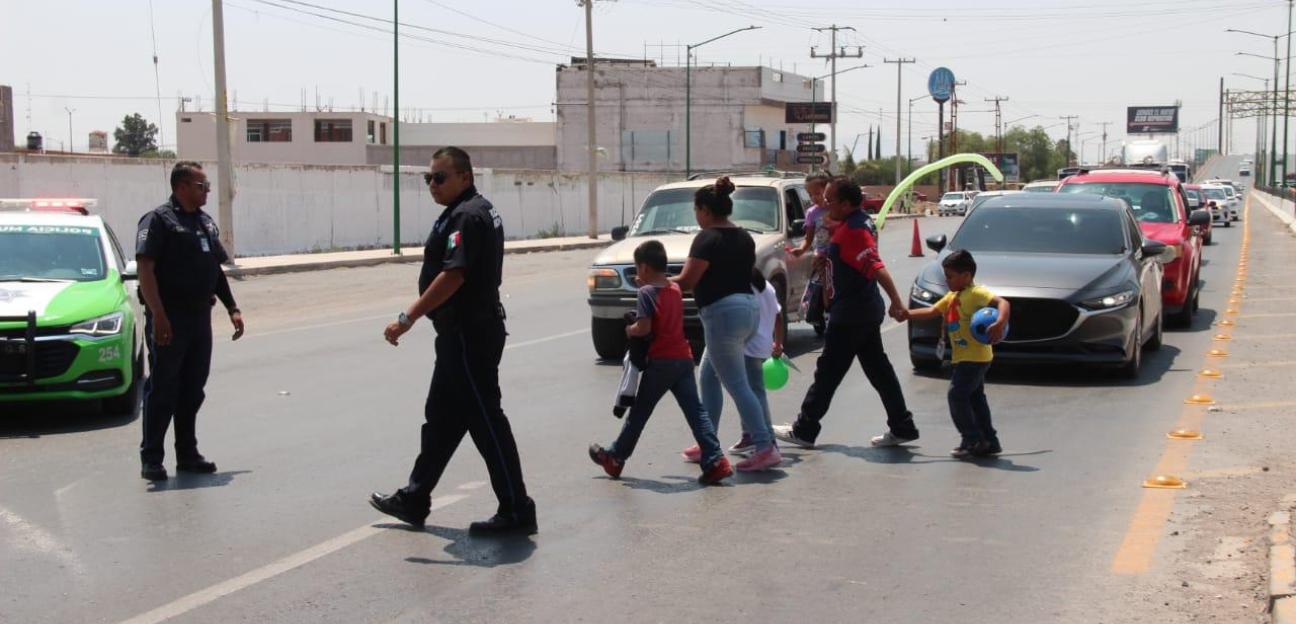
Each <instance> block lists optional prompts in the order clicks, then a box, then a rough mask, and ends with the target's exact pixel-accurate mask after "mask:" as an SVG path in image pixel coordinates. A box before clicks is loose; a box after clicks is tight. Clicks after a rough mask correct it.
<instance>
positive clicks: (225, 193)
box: [158, 0, 235, 258]
mask: <svg viewBox="0 0 1296 624" xmlns="http://www.w3.org/2000/svg"><path fill="white" fill-rule="evenodd" d="M223 9H224V6H223V2H222V1H221V0H212V44H213V45H214V46H215V48H216V49H215V57H216V58H215V63H214V65H215V66H216V160H217V171H218V173H219V175H220V187H219V188H218V189H217V195H216V197H217V201H218V202H219V204H218V208H217V211H216V220H217V223H218V225H219V227H220V238H221V245H222V246H223V247H225V251H226V252H227V253H229V256H230V257H231V258H233V257H234V255H235V251H234V249H235V247H234V165H233V164H232V163H231V162H230V131H229V102H228V101H227V99H226V94H225V13H224V10H223ZM158 121H162V120H160V119H159V120H158Z"/></svg>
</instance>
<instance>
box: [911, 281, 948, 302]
mask: <svg viewBox="0 0 1296 624" xmlns="http://www.w3.org/2000/svg"><path fill="white" fill-rule="evenodd" d="M909 296H910V297H912V298H914V299H917V300H918V301H923V302H926V303H936V302H937V301H940V298H941V295H938V294H936V293H934V292H932V291H930V290H927V289H926V288H923V287H922V286H919V285H917V284H914V285H913V288H911V289H909Z"/></svg>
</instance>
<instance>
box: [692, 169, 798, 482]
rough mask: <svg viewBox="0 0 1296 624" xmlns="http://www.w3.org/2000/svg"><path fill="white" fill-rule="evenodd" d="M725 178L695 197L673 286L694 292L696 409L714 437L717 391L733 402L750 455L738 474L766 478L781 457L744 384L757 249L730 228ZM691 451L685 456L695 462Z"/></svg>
mask: <svg viewBox="0 0 1296 624" xmlns="http://www.w3.org/2000/svg"><path fill="white" fill-rule="evenodd" d="M733 192H734V185H733V183H732V182H730V181H729V178H720V179H719V180H716V183H715V184H711V185H707V186H704V187H702V188H700V189H698V191H697V193H695V194H694V196H693V212H694V215H695V216H696V217H697V222H698V225H700V226H701V227H702V231H701V232H699V233H698V235H697V238H695V239H694V240H693V246H692V248H690V249H689V257H688V260H687V261H686V262H685V263H684V271H683V272H682V273H680V275H679V277H677V278H675V281H676V282H678V283H679V285H680V287H681V288H683V289H685V290H691V291H693V298H694V300H695V301H697V305H698V314H699V316H701V317H702V332H703V335H704V337H705V339H706V351H705V352H704V353H703V355H702V366H701V369H702V372H701V383H700V385H701V387H702V405H703V407H704V408H705V409H706V411H707V414H708V415H710V417H711V421H712V423H713V424H715V426H716V427H717V429H716V430H717V431H719V425H720V422H719V421H720V411H721V410H722V409H723V408H724V394H723V392H722V388H723V390H725V391H728V392H729V396H731V397H733V400H734V403H735V404H736V406H737V408H738V415H739V417H740V418H741V419H742V428H743V433H744V434H745V435H747V436H750V439H751V441H752V443H753V444H754V445H755V447H756V451H755V452H754V453H753V454H752V456H751V457H749V458H748V459H746V460H743V461H741V462H739V463H738V466H737V467H738V470H745V471H750V470H764V469H767V468H770V467H773V466H777V465H778V464H779V462H780V461H782V457H781V456H780V454H779V450H778V447H776V446H775V445H774V434H773V431H771V430H770V428H769V423H768V422H767V421H766V419H765V410H764V408H762V407H761V403H760V399H758V398H757V397H756V393H755V392H754V391H753V390H752V387H751V384H750V382H749V381H748V378H747V369H746V362H745V361H744V359H743V357H744V356H743V347H744V345H746V344H747V340H748V339H749V338H751V336H752V334H754V333H755V332H756V326H757V321H758V320H759V317H760V310H759V307H758V306H757V303H756V297H755V295H753V294H752V291H751V273H752V269H753V268H754V267H755V266H756V243H755V241H753V240H752V237H751V235H750V234H748V233H747V231H746V230H744V229H743V228H741V227H738V226H737V225H734V224H733V222H732V221H730V220H729V215H731V214H733V200H732V199H730V197H729V196H730V195H732V194H733ZM700 454H701V451H700V450H699V449H698V447H697V446H693V447H690V448H688V449H685V450H684V456H685V458H687V459H690V460H693V461H696V460H697V458H698V457H699V456H700Z"/></svg>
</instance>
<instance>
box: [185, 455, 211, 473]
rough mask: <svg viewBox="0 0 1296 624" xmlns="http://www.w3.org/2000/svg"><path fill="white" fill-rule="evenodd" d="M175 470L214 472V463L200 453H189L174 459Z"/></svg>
mask: <svg viewBox="0 0 1296 624" xmlns="http://www.w3.org/2000/svg"><path fill="white" fill-rule="evenodd" d="M176 472H192V473H196V474H211V473H213V472H216V464H215V462H209V461H207V458H205V457H203V456H202V455H190V456H188V457H185V458H184V459H178V460H176Z"/></svg>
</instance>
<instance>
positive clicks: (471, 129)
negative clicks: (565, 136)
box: [400, 120, 557, 147]
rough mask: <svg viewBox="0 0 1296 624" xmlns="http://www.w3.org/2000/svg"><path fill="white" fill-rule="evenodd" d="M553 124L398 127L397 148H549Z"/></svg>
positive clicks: (542, 122)
mask: <svg viewBox="0 0 1296 624" xmlns="http://www.w3.org/2000/svg"><path fill="white" fill-rule="evenodd" d="M556 131H557V124H555V123H554V122H552V121H508V120H502V121H492V122H486V123H402V124H401V125H400V135H401V145H461V146H462V145H482V146H491V147H513V146H517V147H553V145H554V133H555V132H556Z"/></svg>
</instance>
